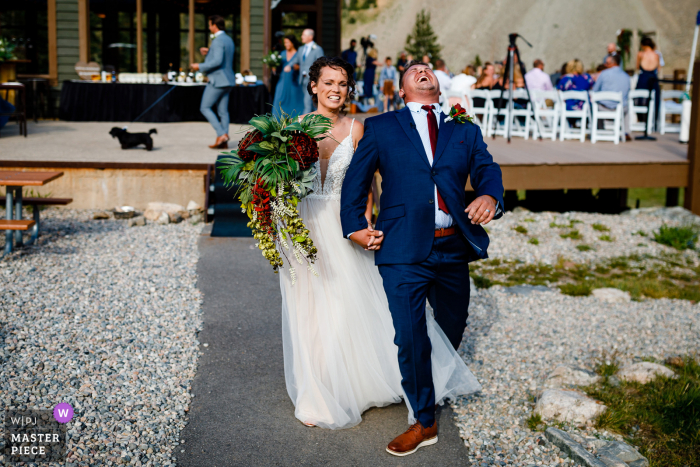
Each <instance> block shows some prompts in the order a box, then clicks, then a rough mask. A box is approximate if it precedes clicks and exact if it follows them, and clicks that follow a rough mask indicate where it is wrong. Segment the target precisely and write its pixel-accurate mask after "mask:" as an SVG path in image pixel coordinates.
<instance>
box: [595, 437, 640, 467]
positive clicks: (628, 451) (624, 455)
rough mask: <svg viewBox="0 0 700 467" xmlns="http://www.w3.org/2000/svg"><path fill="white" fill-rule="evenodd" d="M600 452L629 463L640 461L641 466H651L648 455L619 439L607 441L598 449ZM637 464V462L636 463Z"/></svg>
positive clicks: (602, 454)
mask: <svg viewBox="0 0 700 467" xmlns="http://www.w3.org/2000/svg"><path fill="white" fill-rule="evenodd" d="M598 454H599V455H600V456H607V457H608V458H614V459H619V460H620V462H623V463H627V464H629V463H630V462H639V461H642V463H640V464H638V465H639V466H640V467H641V466H642V465H646V466H647V467H648V466H649V461H648V460H647V458H646V457H644V456H642V455H641V454H640V453H639V451H637V450H636V449H635V448H633V447H632V446H630V445H629V444H626V443H621V442H619V441H610V442H609V443H606V445H605V446H603V447H602V448H600V449H598ZM635 465H637V464H635Z"/></svg>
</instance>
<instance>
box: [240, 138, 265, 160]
mask: <svg viewBox="0 0 700 467" xmlns="http://www.w3.org/2000/svg"><path fill="white" fill-rule="evenodd" d="M262 140H263V135H262V133H260V131H258V130H253V131H249V132H248V133H246V135H245V137H244V138H243V139H242V140H241V141H240V142H239V143H238V157H240V158H241V159H243V160H244V161H246V162H248V161H252V160H255V159H257V158H258V154H257V153H254V152H253V151H246V149H247V148H248V147H249V146H250V145H251V144H255V143H259V142H261V141H262Z"/></svg>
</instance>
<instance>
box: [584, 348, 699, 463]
mask: <svg viewBox="0 0 700 467" xmlns="http://www.w3.org/2000/svg"><path fill="white" fill-rule="evenodd" d="M669 366H670V367H672V369H673V370H674V371H675V372H676V374H677V375H678V378H677V379H672V378H665V377H661V376H660V377H657V378H656V379H655V380H654V381H652V382H650V383H648V384H644V385H643V384H639V383H634V382H625V381H621V382H619V384H617V385H613V384H611V382H610V381H609V379H608V378H607V377H606V378H603V380H602V382H601V383H600V384H597V385H594V386H590V387H588V388H586V389H585V391H586V392H587V393H588V394H589V395H590V396H591V397H594V398H596V399H598V400H600V401H601V402H603V403H604V404H605V405H607V406H608V409H607V410H606V411H605V412H604V413H603V414H601V415H600V416H599V417H598V419H597V420H596V426H597V427H598V428H604V429H607V430H610V431H616V432H618V433H620V434H622V435H624V436H625V437H627V440H628V441H629V442H631V443H632V444H634V445H636V446H637V447H638V449H639V451H640V452H641V453H642V455H644V456H645V457H647V458H648V459H649V462H650V464H651V465H652V466H673V467H682V466H690V465H700V365H699V364H698V362H697V361H696V360H694V359H692V358H689V357H686V358H682V359H673V360H671V361H669ZM612 370H613V368H612V367H610V368H607V369H606V370H605V371H604V372H603V373H601V371H600V370H599V373H601V374H602V375H603V376H610V373H611V372H612Z"/></svg>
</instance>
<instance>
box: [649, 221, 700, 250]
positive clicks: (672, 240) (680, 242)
mask: <svg viewBox="0 0 700 467" xmlns="http://www.w3.org/2000/svg"><path fill="white" fill-rule="evenodd" d="M697 240H698V229H697V227H695V226H693V225H686V226H681V227H669V226H668V225H662V226H661V227H660V228H659V231H658V232H654V241H656V242H657V243H661V244H662V245H667V246H670V247H672V248H675V249H676V250H686V249H693V248H695V242H697Z"/></svg>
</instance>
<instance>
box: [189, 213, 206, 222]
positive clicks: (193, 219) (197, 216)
mask: <svg viewBox="0 0 700 467" xmlns="http://www.w3.org/2000/svg"><path fill="white" fill-rule="evenodd" d="M189 221H190V224H199V223H200V222H204V214H202V213H201V212H198V213H197V214H193V215H191V216H190V219H189Z"/></svg>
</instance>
